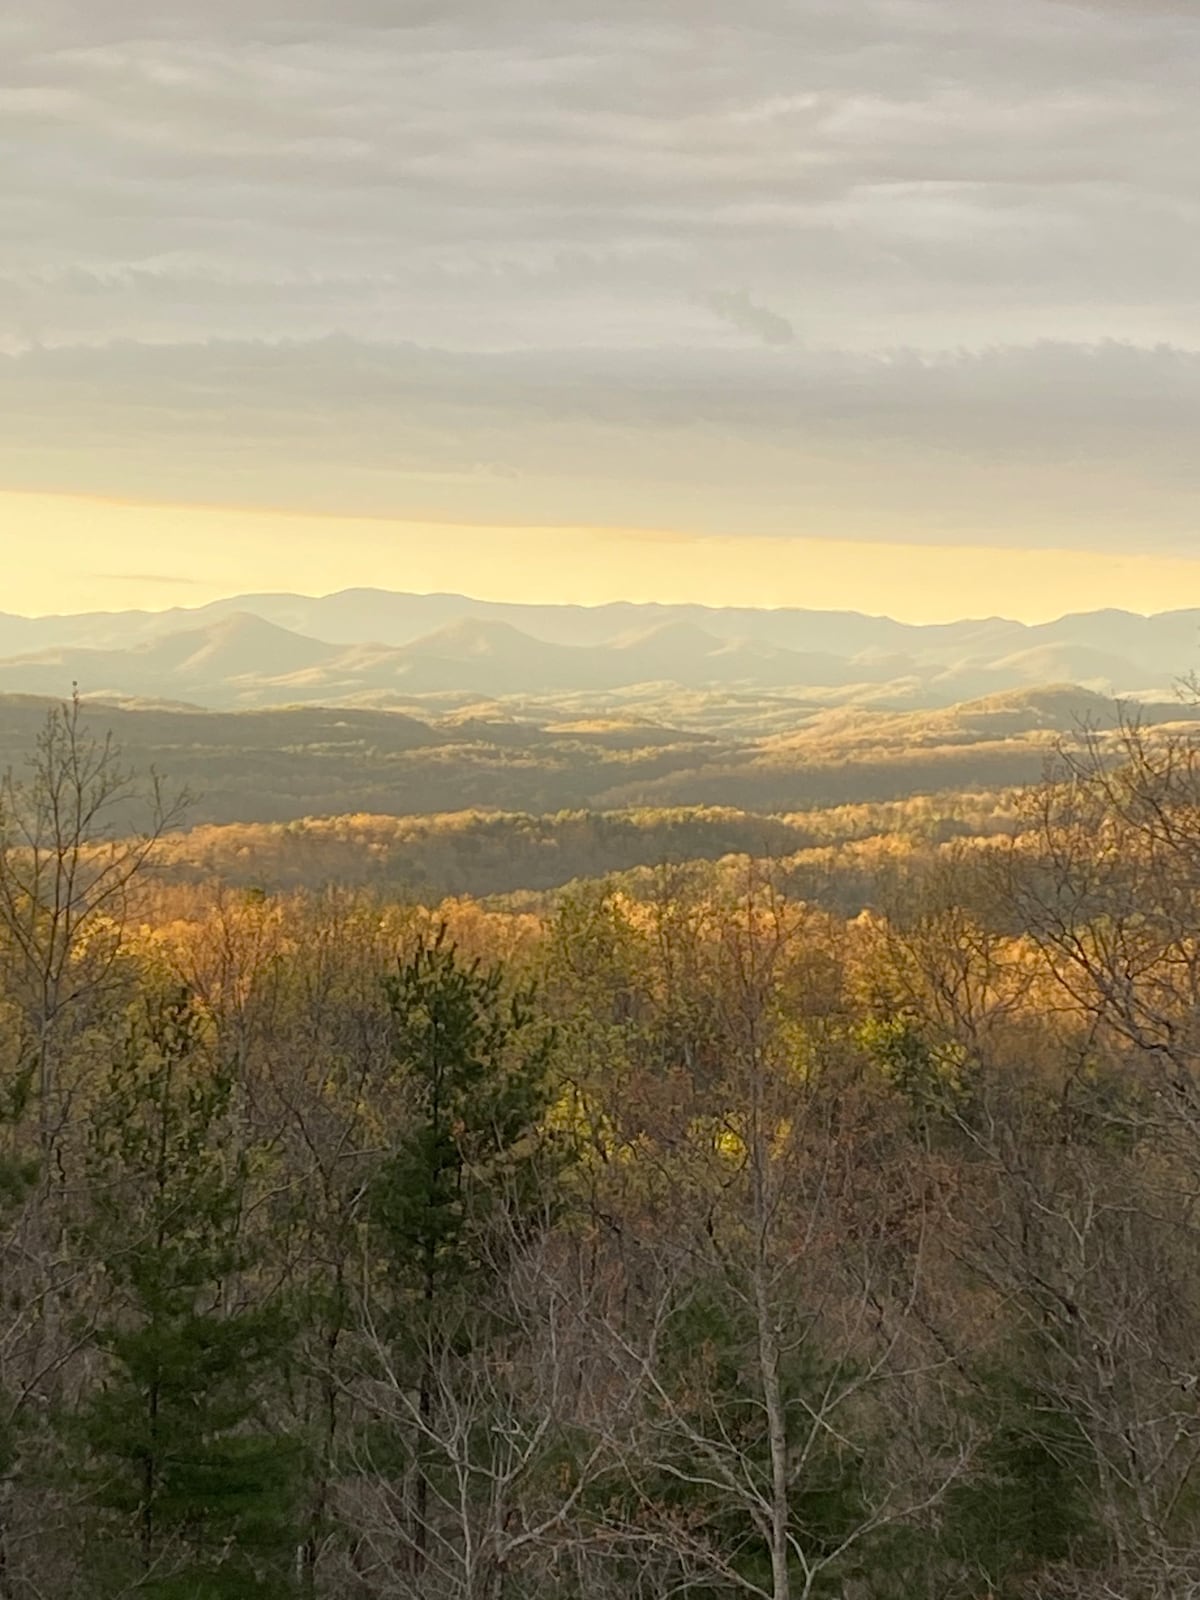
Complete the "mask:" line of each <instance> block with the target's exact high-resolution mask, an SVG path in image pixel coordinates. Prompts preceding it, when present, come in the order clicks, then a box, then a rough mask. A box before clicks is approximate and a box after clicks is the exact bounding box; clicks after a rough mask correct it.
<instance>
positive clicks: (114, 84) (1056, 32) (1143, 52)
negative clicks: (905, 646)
mask: <svg viewBox="0 0 1200 1600" xmlns="http://www.w3.org/2000/svg"><path fill="white" fill-rule="evenodd" d="M1198 70H1200V13H1197V11H1196V9H1195V8H1194V7H1192V6H1185V5H1183V4H1182V3H1177V4H1173V3H1168V0H1007V3H1005V4H1003V5H996V4H994V3H993V0H956V3H955V4H953V5H950V4H947V3H946V0H862V3H861V4H858V5H853V6H849V5H846V4H844V0H795V3H792V4H785V3H784V0H745V3H744V4H742V5H739V7H738V10H737V15H736V19H734V18H732V17H731V18H730V20H729V21H727V22H722V21H720V20H714V17H713V15H712V14H711V12H706V13H704V14H703V15H702V14H701V13H698V12H697V10H696V8H695V6H694V3H692V0H661V3H660V4H658V5H656V6H653V7H646V6H645V5H644V4H640V3H636V0H603V3H601V0H513V3H512V4H510V5H507V6H504V7H497V6H495V4H494V3H493V0H406V3H405V4H404V5H402V6H397V5H396V4H395V0H287V3H286V4H284V3H283V0H250V3H247V0H209V3H208V4H206V5H204V6H202V7H201V6H197V5H195V4H194V3H192V0H156V3H154V4H150V3H149V0H105V3H104V4H102V5H96V4H92V3H85V0H43V3H42V4H40V5H38V6H36V7H34V6H29V7H20V8H10V10H9V13H8V14H7V15H5V16H3V17H0V139H2V140H3V142H4V145H5V148H6V150H7V151H8V153H9V160H8V162H7V165H6V226H5V229H4V230H3V237H2V238H0V349H6V350H8V351H9V352H12V353H17V352H20V351H22V350H25V351H28V352H29V353H28V354H27V355H26V356H24V357H23V359H22V360H21V362H19V363H18V364H17V365H9V366H6V367H5V368H4V369H3V371H2V372H0V405H2V406H3V408H4V411H5V412H6V413H8V416H7V417H6V419H5V420H6V430H7V431H8V440H7V442H5V443H3V444H0V463H3V465H4V471H5V472H6V473H7V474H8V476H9V478H10V479H11V480H13V481H17V480H20V481H22V482H30V483H31V484H32V482H33V480H35V479H36V480H37V481H38V482H39V483H42V484H45V485H46V486H50V487H54V486H58V485H59V483H60V482H62V483H65V482H66V480H67V479H68V478H71V479H72V481H75V480H83V479H84V478H86V479H88V481H89V482H94V483H95V485H96V486H97V487H104V488H105V489H107V490H108V491H109V492H129V493H142V492H147V491H148V490H149V489H151V488H153V489H154V491H155V492H159V490H167V489H170V490H172V491H173V492H175V491H177V492H179V493H184V492H188V493H194V494H204V495H208V494H210V493H212V492H213V490H214V487H215V486H216V485H217V483H218V482H219V481H220V479H221V477H222V472H221V470H219V469H218V467H217V466H216V465H215V464H214V463H215V459H216V457H217V455H218V454H221V453H224V455H225V456H226V457H228V461H227V463H226V467H225V477H226V480H227V481H228V482H230V483H232V484H240V485H242V487H243V489H244V491H245V492H246V493H248V494H250V493H252V494H254V495H258V496H263V495H266V494H267V493H268V492H269V493H270V494H271V496H272V497H274V498H278V496H279V495H280V494H281V493H283V490H284V488H285V487H286V485H285V483H284V477H285V464H286V462H287V459H288V452H289V451H304V452H306V455H305V459H303V460H301V461H297V462H294V463H293V472H292V474H291V477H292V484H293V491H292V492H294V493H295V495H297V496H298V497H299V498H302V499H305V500H306V501H309V500H312V499H313V498H314V496H318V497H319V496H321V495H327V496H333V497H343V498H344V499H345V500H346V501H347V502H355V503H358V504H361V505H364V506H375V505H378V506H379V507H381V508H386V509H387V510H389V511H397V510H399V511H403V510H405V509H415V508H419V506H420V505H422V504H426V503H431V502H432V503H435V504H436V505H438V506H443V507H446V506H449V507H450V509H454V508H455V507H459V506H460V505H465V504H466V503H467V502H468V501H470V502H471V504H472V505H473V506H474V507H475V511H473V513H472V514H476V512H477V510H478V503H479V502H481V501H484V500H486V499H487V498H488V496H492V497H494V500H495V503H496V504H497V505H498V506H500V507H501V508H502V509H503V510H504V512H505V514H512V515H530V516H533V515H535V514H538V513H539V512H540V511H542V510H545V511H546V512H547V514H549V511H550V510H553V512H554V514H555V515H559V514H562V513H563V512H564V508H570V507H574V508H575V510H574V511H573V513H571V514H572V515H574V516H581V515H583V512H584V511H585V510H587V508H588V507H597V506H603V507H605V508H607V512H606V514H607V513H611V514H614V515H615V514H617V513H618V512H619V513H620V514H621V516H622V518H623V519H625V520H648V516H647V515H643V516H641V517H635V516H634V515H633V513H634V512H636V510H637V506H638V504H643V505H645V504H649V505H651V506H652V507H653V510H654V513H655V516H656V518H657V519H658V520H672V521H682V520H684V519H685V518H687V517H689V516H696V517H704V516H708V517H710V518H719V520H720V521H721V522H722V524H723V525H724V524H726V523H728V522H730V521H736V518H737V515H738V507H739V506H741V507H743V508H745V514H746V516H747V519H748V520H755V519H756V520H757V521H758V523H759V524H764V523H766V524H769V525H771V526H779V527H783V526H785V525H789V523H790V522H794V521H795V520H797V518H803V516H804V515H805V512H804V508H805V506H806V505H807V504H808V503H809V498H810V497H826V498H829V499H834V498H836V491H837V488H838V485H839V482H843V481H845V482H849V483H853V482H854V480H857V479H861V477H862V462H863V461H866V460H875V461H877V462H879V463H880V464H881V465H880V467H879V470H880V471H882V472H884V473H887V474H893V473H894V474H895V475H896V483H897V485H898V487H897V490H896V497H897V498H898V500H899V501H900V502H902V505H901V507H900V509H899V510H897V513H896V517H897V520H896V527H897V530H898V531H901V532H904V533H906V534H908V533H911V532H912V531H913V528H914V526H915V525H917V524H920V523H921V522H922V518H921V516H920V506H921V503H922V493H925V494H927V496H928V499H927V501H926V502H925V503H926V504H927V505H928V508H929V509H928V516H927V518H925V519H924V520H925V521H926V522H927V523H928V525H929V534H930V536H931V537H939V536H942V534H943V533H945V536H947V537H948V536H949V533H948V531H947V530H949V528H950V526H951V524H952V523H953V522H954V521H955V518H956V517H957V516H958V515H959V512H958V510H957V509H953V510H952V509H951V508H958V507H959V506H960V502H964V501H965V500H966V498H967V497H968V495H969V493H970V492H981V486H982V490H986V495H987V499H988V500H989V502H990V504H991V507H992V509H991V510H990V511H989V513H988V514H989V516H992V517H995V516H999V515H1000V510H1001V509H1003V508H998V507H997V501H998V498H999V499H1006V500H1007V502H1008V506H1007V515H1008V519H1009V523H1010V524H1011V537H1013V538H1014V539H1015V538H1016V537H1017V530H1018V529H1019V527H1021V526H1024V527H1025V529H1026V534H1025V536H1026V537H1028V538H1030V539H1047V538H1049V537H1051V535H1052V533H1054V532H1055V530H1056V529H1058V528H1059V527H1060V525H1061V526H1065V528H1066V532H1065V534H1063V535H1062V536H1063V537H1064V538H1068V539H1071V540H1077V541H1081V540H1082V539H1083V538H1084V529H1085V525H1086V524H1088V523H1089V520H1091V521H1092V522H1093V523H1094V518H1092V516H1091V511H1090V510H1089V509H1088V508H1093V502H1094V501H1096V500H1097V498H1098V497H1099V498H1100V499H1101V500H1102V501H1103V503H1102V504H1101V505H1100V506H1099V508H1098V509H1099V510H1100V511H1102V512H1105V516H1107V517H1108V518H1109V520H1108V521H1104V520H1103V519H1102V520H1101V523H1099V524H1095V526H1096V528H1097V529H1098V531H1096V532H1095V533H1094V535H1093V536H1094V537H1097V538H1100V537H1103V538H1105V539H1108V540H1109V541H1110V542H1111V541H1113V540H1118V539H1120V538H1128V539H1129V540H1131V541H1132V540H1133V539H1134V538H1135V531H1134V530H1135V528H1136V530H1137V532H1136V537H1137V538H1140V539H1145V538H1150V539H1154V540H1158V541H1159V542H1160V543H1168V544H1170V543H1172V542H1175V543H1177V542H1178V541H1179V540H1180V539H1182V538H1184V536H1185V534H1184V530H1185V529H1186V528H1189V527H1190V526H1191V524H1190V523H1189V520H1188V519H1189V516H1190V515H1191V513H1190V512H1189V510H1188V500H1187V497H1188V495H1189V494H1191V492H1192V490H1193V488H1194V485H1193V484H1192V481H1191V470H1190V468H1189V467H1188V465H1187V455H1188V451H1187V449H1186V441H1187V439H1188V437H1189V430H1194V427H1195V423H1196V421H1197V417H1196V401H1195V388H1196V378H1195V365H1194V362H1195V358H1194V357H1193V356H1191V355H1189V354H1188V353H1187V352H1188V351H1189V350H1195V349H1200V311H1198V310H1197V306H1196V299H1195V283H1196V281H1197V276H1198V274H1200V171H1198V169H1197V166H1196V163H1195V161H1194V159H1193V151H1194V149H1195V146H1196V144H1197V142H1198V141H1200V97H1197V95H1196V93H1195V83H1196V77H1197V71H1198ZM714 285H722V286H730V285H735V286H736V285H751V286H753V287H752V292H750V291H739V290H736V289H731V288H729V287H724V288H721V289H719V290H714V287H713V286H714ZM796 328H798V329H801V330H803V334H804V340H805V343H806V345H807V344H812V345H814V346H816V345H819V346H820V347H821V350H823V351H824V352H825V353H824V354H822V353H821V351H820V350H815V349H813V350H805V351H804V352H801V351H800V349H799V348H798V347H797V345H796V344H795V343H794V342H793V341H792V338H791V335H792V330H793V329H796ZM739 336H740V337H739ZM747 341H752V342H754V343H759V344H769V345H777V346H778V347H779V348H777V349H773V350H771V351H756V350H754V349H747V348H746V345H747ZM99 346H105V347H107V348H105V349H103V350H100V349H98V348H96V347H99ZM418 346H419V348H418ZM39 347H41V348H39ZM898 352H899V353H898ZM905 352H906V353H905ZM18 391H19V397H18ZM639 430H641V432H639ZM668 436H669V440H670V448H666V445H665V443H664V441H666V440H667V439H668ZM646 438H648V439H651V440H652V441H653V442H652V443H645V442H644V439H646ZM551 447H553V448H554V449H556V450H558V451H559V452H560V455H559V458H558V460H559V465H558V466H556V467H555V469H554V472H553V473H552V472H550V470H549V469H548V468H547V467H546V466H545V461H546V455H545V452H546V450H547V449H549V448H551ZM904 451H915V453H916V460H917V462H918V465H917V466H915V467H914V466H912V465H911V464H906V463H905V462H904V461H903V460H902V459H897V460H895V461H893V453H896V455H897V457H898V458H899V457H900V456H902V453H903V452H904ZM822 452H824V454H822ZM851 453H853V455H854V458H855V459H854V463H853V464H851V462H850V456H851ZM252 454H253V459H251V455H252ZM697 454H700V455H701V456H703V457H704V465H703V470H702V471H701V472H700V474H699V478H698V479H697V477H696V475H695V474H691V475H689V472H688V471H686V470H685V469H684V466H683V465H682V463H683V462H684V461H685V460H686V459H688V457H689V456H691V457H695V456H696V455H697ZM785 457H786V458H787V459H786V460H785ZM210 458H211V459H210ZM643 458H645V459H643ZM651 458H653V459H651ZM676 458H678V461H679V463H680V465H679V466H678V467H676V466H675V465H673V463H674V462H675V461H676ZM315 461H322V462H324V463H325V464H326V473H327V481H325V482H324V483H323V484H322V483H320V482H318V481H317V472H316V467H315V465H314V462H315ZM788 461H791V462H792V463H793V464H792V465H788V464H787V463H788ZM938 461H944V462H945V463H947V472H948V475H949V478H950V479H951V480H952V482H951V483H950V484H949V485H946V484H942V483H939V480H938V473H937V470H936V468H937V463H938ZM796 463H801V464H796ZM831 463H833V464H831ZM964 464H966V465H964ZM334 466H336V468H337V472H338V473H339V474H340V476H338V477H337V478H336V481H335V480H334V479H331V478H328V472H329V471H331V470H332V468H333V467H334ZM968 468H969V470H968ZM722 472H724V473H726V474H728V477H727V479H725V478H721V476H720V475H721V473H722ZM622 473H624V474H627V480H626V483H625V487H624V488H622V487H621V474H622ZM839 473H840V474H841V477H839ZM996 473H1003V474H1004V475H1005V477H1004V485H1003V494H1002V495H1000V496H998V493H997V488H998V486H997V483H996V481H995V474H996ZM989 475H990V476H989ZM552 480H553V484H552ZM700 480H702V481H703V486H704V495H706V496H707V498H706V499H705V500H704V504H703V505H700V504H699V503H698V502H699V501H700V500H701V499H702V498H703V496H702V494H701V491H700V489H699V488H696V489H693V488H692V487H691V486H692V484H693V483H697V482H699V481H700ZM466 482H469V484H470V485H472V486H473V487H472V488H471V491H470V493H469V494H468V492H467V491H466V489H464V488H463V484H464V483H466ZM1101 483H1102V484H1103V485H1104V492H1103V494H1102V493H1101V491H1100V490H1099V489H1098V488H1097V485H1098V484H1101ZM551 484H552V487H551ZM481 485H482V486H483V488H482V489H481V487H480V486H481ZM484 489H486V491H487V493H486V494H485V493H484V492H483V490H484ZM863 493H864V491H863V490H862V489H861V486H858V485H855V487H854V490H853V495H852V497H851V498H853V497H854V496H860V497H861V495H862V494H863ZM1139 494H1140V495H1141V496H1142V497H1143V499H1142V501H1141V506H1142V510H1141V515H1140V520H1138V518H1137V516H1135V508H1136V506H1137V503H1138V495H1139ZM1046 496H1049V500H1050V505H1049V507H1047V505H1046V504H1045V501H1044V497H1046ZM886 500H887V496H886V494H884V493H882V492H881V493H880V496H879V501H880V504H881V505H883V506H885V508H886ZM822 503H823V502H822ZM871 504H872V505H874V502H873V501H872V502H871ZM1114 505H1115V506H1118V507H1123V508H1124V510H1123V511H1122V513H1121V515H1122V517H1123V518H1124V521H1122V522H1121V523H1120V525H1119V526H1118V524H1117V522H1113V521H1112V520H1111V518H1112V516H1113V515H1115V513H1114V512H1113V511H1112V509H1111V508H1112V507H1113V506H1114ZM522 506H524V507H526V510H524V511H522V510H521V507H522ZM1106 506H1107V507H1108V508H1109V510H1107V511H1105V507H1106ZM672 507H674V508H675V510H674V514H673V515H672V514H671V510H672ZM1193 509H1194V508H1193ZM866 514H867V512H866V510H864V512H863V515H864V516H865V515H866ZM1049 524H1053V527H1049V526H1048V525H1049ZM889 526H891V523H890V522H889V521H887V520H886V519H885V520H884V521H883V522H882V523H881V524H878V525H877V526H876V528H875V531H876V532H877V533H879V532H886V531H887V529H888V527H889ZM1122 528H1124V529H1125V531H1124V532H1122V531H1121V529H1122ZM1006 536H1007V535H1006Z"/></svg>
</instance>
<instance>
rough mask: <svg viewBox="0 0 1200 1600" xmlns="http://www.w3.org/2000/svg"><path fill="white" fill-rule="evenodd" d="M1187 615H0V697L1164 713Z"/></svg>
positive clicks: (1199, 618)
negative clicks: (1098, 705) (1080, 707)
mask: <svg viewBox="0 0 1200 1600" xmlns="http://www.w3.org/2000/svg"><path fill="white" fill-rule="evenodd" d="M1198 641H1200V611H1178V612H1170V613H1166V614H1163V615H1159V616H1155V617H1142V616H1136V615H1134V614H1132V613H1128V612H1119V611H1106V612H1095V613H1088V614H1080V615H1075V616H1068V617H1063V618H1061V619H1060V620H1059V621H1057V622H1053V623H1046V624H1042V625H1038V626H1029V625H1026V624H1023V623H1019V622H1012V621H1008V620H1005V619H1002V618H995V617H993V618H987V619H984V620H981V621H963V622H956V623H950V624H939V625H930V626H917V625H911V624H905V623H899V622H895V621H893V620H891V619H889V618H886V617H867V616H863V615H859V614H857V613H853V612H821V611H805V610H798V609H794V608H792V609H787V608H781V609H777V610H768V609H757V610H756V609H747V608H732V607H731V608H720V609H717V608H706V607H701V606H684V605H680V606H668V605H635V604H615V605H604V606H594V607H583V606H567V605H562V606H550V605H544V606H535V605H504V604H499V603H493V602H487V601H480V600H473V599H469V598H467V597H465V596H461V595H412V594H393V593H389V592H385V591H381V590H347V591H344V592H343V593H339V594H333V595H327V596H325V597H322V598H308V597H305V596H301V595H283V594H280V595H241V596H237V597H235V598H232V599H229V600H223V601H219V602H215V603H213V604H211V605H207V606H201V607H198V608H196V609H194V610H183V609H174V610H169V611H163V612H137V611H131V612H92V613H86V614H81V615H77V616H50V617H36V618H29V617H16V616H10V615H4V614H0V692H5V693H16V694H35V695H50V696H61V695H65V694H67V693H69V692H70V690H71V686H72V685H73V684H78V685H79V686H80V689H81V691H82V692H83V694H84V695H85V696H89V697H103V698H106V699H127V700H140V701H153V702H157V703H159V704H161V703H163V702H170V701H174V702H180V703H184V704H188V705H193V706H201V707H206V708H212V709H236V708H246V709H249V708H261V707H268V706H280V705H339V706H363V707H378V708H399V709H410V710H411V709H414V708H419V707H420V706H421V705H422V704H423V703H429V702H432V703H435V704H441V705H445V704H462V703H466V702H469V701H472V700H478V699H480V698H482V699H486V700H489V701H501V702H503V701H506V700H512V699H520V700H522V701H529V700H534V701H536V700H538V699H559V700H561V699H562V697H564V696H570V697H575V698H576V699H577V700H578V701H579V702H580V703H581V704H582V705H584V706H587V707H589V708H593V709H594V708H596V707H605V708H610V707H612V706H613V705H614V704H623V703H626V702H629V701H631V700H634V701H637V700H640V701H646V700H647V698H648V697H649V698H653V694H652V691H657V692H658V694H659V695H660V696H661V694H662V693H663V692H664V691H666V692H668V693H675V694H679V693H684V694H688V693H690V694H702V695H712V694H723V695H729V694H740V695H745V694H750V695H753V696H756V697H761V696H763V695H766V696H770V697H775V696H779V695H786V696H791V697H793V699H794V698H795V697H800V698H801V699H802V700H803V701H804V702H805V703H807V704H810V705H829V704H863V705H883V706H891V707H894V708H898V709H903V708H909V709H917V708H923V707H934V706H946V705H952V704H955V703H957V702H960V701H963V700H969V699H976V698H980V697H983V696H987V695H992V694H995V693H998V692H1002V691H1005V690H1011V689H1020V688H1029V687H1036V686H1040V685H1045V684H1048V683H1070V684H1076V685H1079V686H1082V687H1085V688H1088V689H1091V690H1093V691H1095V692H1097V693H1100V694H1104V695H1114V694H1117V695H1124V696H1131V697H1135V698H1139V699H1147V698H1149V699H1160V700H1161V699H1166V698H1169V696H1170V693H1171V690H1172V685H1173V683H1174V680H1175V678H1176V677H1177V675H1178V674H1179V673H1180V672H1182V671H1186V669H1187V668H1188V667H1189V666H1190V664H1191V663H1192V661H1193V659H1194V658H1195V655H1196V645H1197V642H1198Z"/></svg>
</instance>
